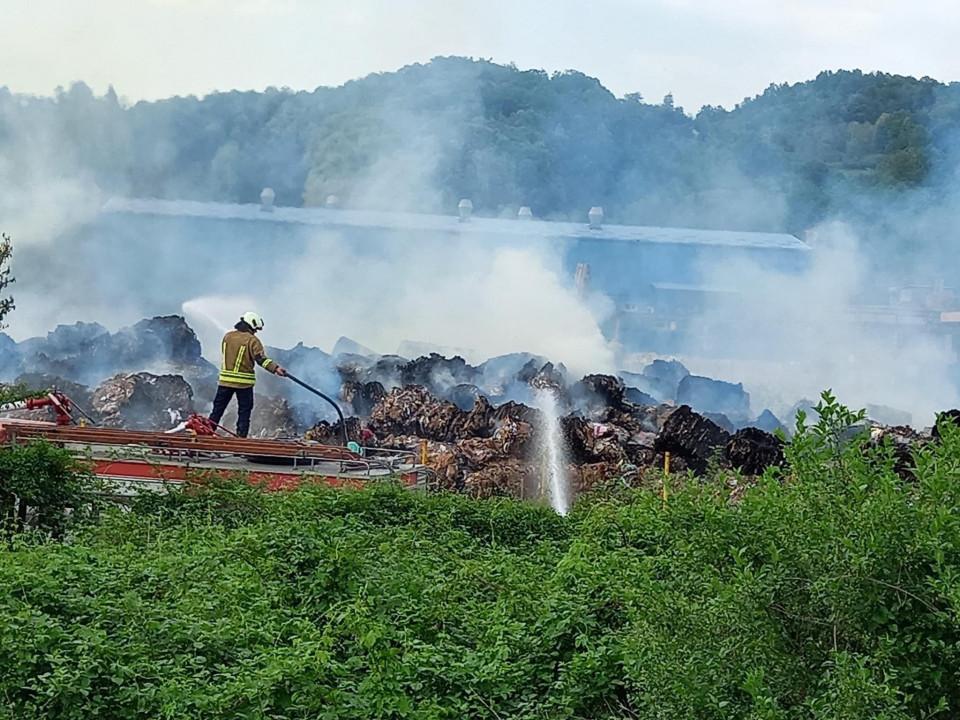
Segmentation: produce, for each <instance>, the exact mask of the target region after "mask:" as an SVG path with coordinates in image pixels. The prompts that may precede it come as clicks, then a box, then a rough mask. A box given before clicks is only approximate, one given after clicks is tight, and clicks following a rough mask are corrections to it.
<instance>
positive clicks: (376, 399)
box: [340, 380, 387, 417]
mask: <svg viewBox="0 0 960 720" xmlns="http://www.w3.org/2000/svg"><path fill="white" fill-rule="evenodd" d="M386 395H387V392H386V390H384V389H383V385H381V384H380V383H378V382H376V381H372V382H366V383H361V382H356V381H353V380H348V381H347V382H345V383H344V384H343V387H342V388H341V389H340V397H341V398H343V401H344V402H345V403H347V404H348V405H349V406H350V408H351V409H352V410H353V414H354V415H359V416H360V417H369V416H370V413H371V412H373V409H374V408H375V407H376V406H377V404H378V403H380V402H381V401H382V400H383V399H384V398H385V397H386Z"/></svg>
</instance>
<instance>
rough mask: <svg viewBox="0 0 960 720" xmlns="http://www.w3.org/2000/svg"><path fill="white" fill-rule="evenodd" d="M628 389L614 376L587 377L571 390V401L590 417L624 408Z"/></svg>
mask: <svg viewBox="0 0 960 720" xmlns="http://www.w3.org/2000/svg"><path fill="white" fill-rule="evenodd" d="M625 391H626V387H625V386H624V384H623V380H621V379H620V378H618V377H614V376H613V375H586V376H584V377H583V379H582V380H580V381H578V382H577V383H575V384H574V385H573V386H572V387H571V388H570V401H571V402H572V403H573V404H574V405H575V406H576V407H577V408H579V410H580V411H581V412H583V413H584V414H585V415H587V416H588V417H595V416H597V415H600V414H601V413H603V412H604V411H605V410H606V409H607V408H611V407H612V408H622V407H623V405H624V397H623V396H624V393H625Z"/></svg>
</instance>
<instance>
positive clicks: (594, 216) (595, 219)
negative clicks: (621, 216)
mask: <svg viewBox="0 0 960 720" xmlns="http://www.w3.org/2000/svg"><path fill="white" fill-rule="evenodd" d="M587 219H588V220H589V221H590V229H591V230H599V229H600V228H602V227H603V208H602V207H600V206H599V205H594V206H593V207H592V208H590V212H588V213H587Z"/></svg>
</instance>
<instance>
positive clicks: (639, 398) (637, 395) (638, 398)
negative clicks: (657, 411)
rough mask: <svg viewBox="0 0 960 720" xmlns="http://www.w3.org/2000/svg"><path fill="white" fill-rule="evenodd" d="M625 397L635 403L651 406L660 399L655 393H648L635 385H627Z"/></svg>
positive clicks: (624, 392) (629, 401)
mask: <svg viewBox="0 0 960 720" xmlns="http://www.w3.org/2000/svg"><path fill="white" fill-rule="evenodd" d="M623 399H624V400H626V401H627V402H628V403H632V404H634V405H643V406H650V405H656V404H657V402H658V400H657V399H656V398H655V397H654V396H653V395H648V394H647V393H645V392H643V391H642V390H638V389H637V388H635V387H627V388H625V389H624V391H623Z"/></svg>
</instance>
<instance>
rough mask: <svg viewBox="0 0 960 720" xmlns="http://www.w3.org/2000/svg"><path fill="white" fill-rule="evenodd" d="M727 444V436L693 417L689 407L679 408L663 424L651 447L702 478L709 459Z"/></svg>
mask: <svg viewBox="0 0 960 720" xmlns="http://www.w3.org/2000/svg"><path fill="white" fill-rule="evenodd" d="M729 441H730V433H728V432H727V431H726V430H724V429H723V428H721V427H720V426H719V425H717V424H716V423H715V422H713V421H711V420H708V419H707V418H705V417H703V416H702V415H700V414H698V413H695V412H694V411H693V410H692V409H691V408H690V406H689V405H681V406H680V407H679V408H677V409H676V411H674V412H673V413H672V414H671V415H670V417H669V418H668V419H667V421H666V422H665V423H664V425H663V428H662V429H661V430H660V432H659V433H658V435H657V440H656V443H655V446H654V447H655V449H656V450H657V451H658V452H670V453H672V454H674V455H676V456H678V457H679V458H681V459H683V460H684V461H685V464H686V465H688V466H689V467H690V469H691V470H693V471H694V472H695V473H697V474H698V475H702V474H703V473H705V472H706V470H707V465H708V463H709V461H710V459H711V458H712V457H713V456H714V455H716V454H717V453H718V452H722V451H723V448H724V447H725V446H726V444H727V443H728V442H729Z"/></svg>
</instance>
